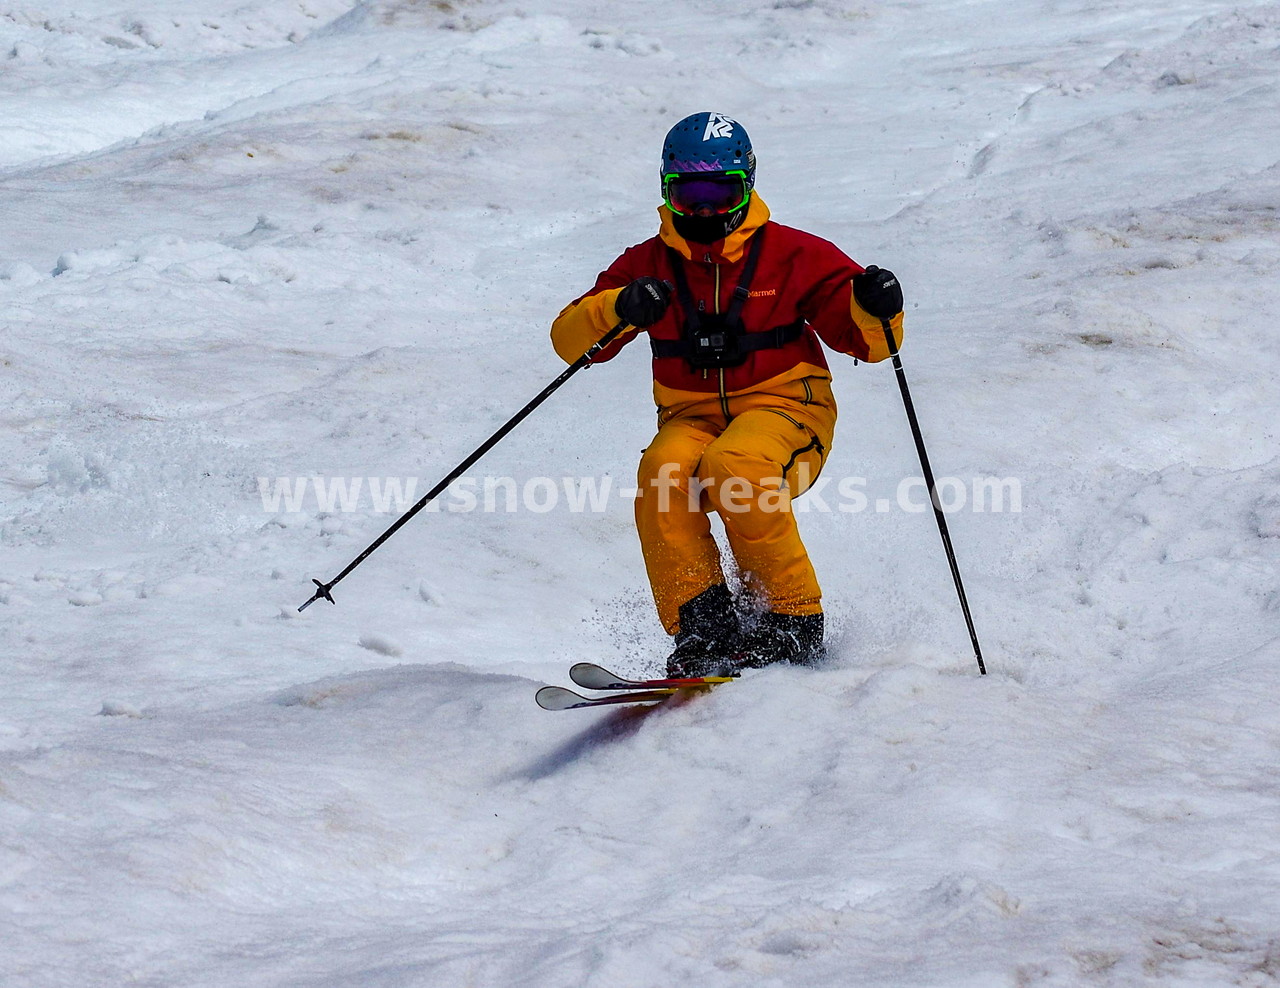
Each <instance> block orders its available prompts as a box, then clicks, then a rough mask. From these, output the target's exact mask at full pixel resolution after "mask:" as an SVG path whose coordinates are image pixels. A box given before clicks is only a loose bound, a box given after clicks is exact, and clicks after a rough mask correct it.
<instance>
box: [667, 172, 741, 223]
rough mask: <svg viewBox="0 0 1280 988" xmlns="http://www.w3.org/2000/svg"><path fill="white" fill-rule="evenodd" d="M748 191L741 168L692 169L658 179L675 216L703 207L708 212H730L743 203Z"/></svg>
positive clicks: (714, 213) (687, 214)
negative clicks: (690, 171)
mask: <svg viewBox="0 0 1280 988" xmlns="http://www.w3.org/2000/svg"><path fill="white" fill-rule="evenodd" d="M750 195H751V190H750V189H748V188H747V173H746V172H744V171H732V172H715V173H713V174H709V175H702V174H698V173H696V172H695V173H694V174H682V175H666V176H664V177H663V179H662V198H663V199H664V200H665V201H666V203H667V206H668V207H669V208H670V209H671V211H672V212H673V213H675V214H676V215H677V216H692V215H695V214H698V213H701V212H702V211H703V210H706V211H707V213H708V214H710V215H712V216H720V215H723V214H725V213H732V212H733V211H734V210H736V209H739V208H740V207H742V206H743V205H745V204H746V201H747V197H748V196H750ZM704 215H706V214H704Z"/></svg>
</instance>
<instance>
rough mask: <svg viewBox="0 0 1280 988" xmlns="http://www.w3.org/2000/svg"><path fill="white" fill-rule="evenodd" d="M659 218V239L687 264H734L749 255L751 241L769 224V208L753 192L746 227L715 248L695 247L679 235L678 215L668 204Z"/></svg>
mask: <svg viewBox="0 0 1280 988" xmlns="http://www.w3.org/2000/svg"><path fill="white" fill-rule="evenodd" d="M658 216H659V217H661V219H662V225H661V227H660V228H659V229H658V236H659V237H661V238H662V242H663V243H664V244H666V245H667V246H668V247H671V248H672V249H673V250H676V251H678V252H679V253H680V254H681V256H683V257H684V258H685V259H686V260H690V261H705V262H707V263H709V264H733V263H735V262H736V261H737V260H738V259H739V258H740V257H742V255H743V253H744V252H745V251H746V248H747V241H748V240H750V239H751V235H752V234H753V233H755V232H756V231H757V230H759V229H760V227H762V226H764V225H765V224H766V223H767V222H769V207H768V206H766V205H765V203H764V200H763V199H761V198H760V193H759V192H752V193H751V202H750V203H748V205H747V218H746V219H744V220H743V221H742V225H741V226H739V227H738V229H736V230H734V231H733V232H732V233H731V234H729V236H727V237H725V238H724V239H723V240H717V241H716V242H715V243H713V244H692V243H690V242H689V241H687V240H685V239H684V237H682V236H680V234H678V233H676V227H675V223H674V218H675V214H674V213H672V212H671V210H670V208H669V207H668V206H667V204H666V203H665V202H664V203H663V204H662V205H661V206H659V207H658Z"/></svg>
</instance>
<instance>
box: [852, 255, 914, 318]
mask: <svg viewBox="0 0 1280 988" xmlns="http://www.w3.org/2000/svg"><path fill="white" fill-rule="evenodd" d="M853 299H854V301H855V302H857V303H858V305H859V306H860V307H861V308H862V311H863V312H865V313H866V314H867V315H869V316H874V317H875V318H876V319H892V318H893V317H894V316H896V315H897V314H898V313H899V312H901V311H902V285H900V284H899V283H898V279H897V278H895V277H894V276H893V272H892V271H886V270H885V269H884V268H878V267H876V266H875V265H874V264H872V265H871V266H870V267H868V268H867V269H866V270H865V271H863V272H862V274H855V275H854V276H853Z"/></svg>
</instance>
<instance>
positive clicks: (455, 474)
mask: <svg viewBox="0 0 1280 988" xmlns="http://www.w3.org/2000/svg"><path fill="white" fill-rule="evenodd" d="M628 325H629V324H628V323H626V322H620V323H618V325H616V326H614V327H613V329H611V330H609V332H607V333H605V334H604V336H602V337H601V338H600V341H599V342H598V343H595V344H593V345H592V346H591V348H590V349H588V350H587V352H586V353H584V354H583V355H582V356H581V357H579V358H578V359H577V360H575V361H574V362H573V363H572V364H570V365H569V366H568V367H566V368H565V369H564V370H563V371H562V372H561V374H560V376H559V377H557V378H556V379H555V380H554V381H552V382H551V383H550V384H548V385H547V386H546V387H545V388H543V389H542V390H541V391H540V392H538V394H537V395H536V396H535V397H534V398H533V400H532V401H530V402H529V403H528V404H527V405H525V406H524V408H522V409H520V411H518V412H516V413H515V414H514V415H513V416H511V418H509V419H507V421H506V422H505V423H504V424H503V425H502V427H501V428H500V429H498V431H497V432H495V433H494V434H493V435H492V436H490V437H489V438H488V439H486V440H485V441H484V442H482V443H481V444H480V445H479V446H477V447H476V448H475V449H474V450H473V451H472V452H471V454H470V455H469V456H467V458H466V459H465V460H463V461H462V462H461V463H459V464H458V465H457V466H456V467H454V468H453V469H452V470H450V471H449V474H448V476H446V477H445V478H444V479H443V480H441V481H440V482H439V483H438V484H436V485H435V487H433V488H431V490H429V491H427V493H426V494H424V495H423V496H422V497H421V499H419V501H418V502H417V503H416V504H415V505H414V506H413V507H412V508H410V509H409V510H408V511H406V512H405V513H404V514H403V515H401V516H400V517H399V518H397V519H396V520H395V522H394V523H393V524H392V525H391V527H390V528H388V529H387V530H386V531H385V532H383V533H382V534H381V535H379V536H378V537H377V538H376V539H374V540H373V541H372V542H371V543H369V545H368V547H367V548H366V549H365V550H364V551H363V552H362V553H360V555H358V556H356V558H355V559H353V560H351V562H349V563H347V565H346V568H344V569H343V571H342V572H341V573H339V574H338V575H337V576H335V577H334V578H333V579H332V580H330V581H329V582H328V583H321V582H320V581H319V580H312V581H311V582H312V583H314V584H315V585H316V592H315V593H313V594H312V595H311V599H310V600H308V601H307V602H306V603H305V604H303V605H302V606H301V607H299V608H298V610H299V611H305V610H306V609H307V608H308V607H310V606H311V605H312V604H314V603H315V602H316V601H317V600H319V599H320V598H321V597H323V598H324V599H325V600H327V601H328V602H329V603H330V604H334V603H337V601H335V600H334V599H333V594H332V590H333V588H334V587H335V586H337V585H338V584H339V583H341V582H342V580H343V579H344V578H345V577H346V576H347V574H348V573H350V572H351V571H352V570H353V569H355V568H356V567H357V566H359V565H360V564H361V563H362V562H364V561H365V560H366V559H368V558H369V557H370V556H371V555H373V553H374V552H375V551H377V549H378V547H379V546H380V545H382V543H384V542H386V541H387V539H389V538H391V536H393V535H395V533H396V532H398V531H399V530H400V528H401V526H402V525H404V524H406V523H407V522H408V521H409V520H410V519H411V518H412V517H413V516H414V515H416V514H417V513H418V512H419V511H421V510H422V509H423V508H425V507H426V506H427V505H428V504H430V503H431V502H432V501H434V500H435V499H436V498H437V497H439V496H440V494H441V493H442V492H443V491H444V490H445V489H446V488H448V486H449V485H450V484H452V483H453V482H454V481H455V480H457V479H458V478H459V477H461V476H462V475H463V474H464V473H466V472H467V471H468V470H469V469H471V467H472V466H473V465H475V462H476V461H477V460H479V459H480V457H482V456H484V454H485V453H487V452H489V450H491V449H493V447H494V446H496V445H498V443H499V442H501V441H502V439H503V437H504V436H506V435H507V433H509V432H510V431H511V430H512V429H514V428H515V427H516V426H517V425H519V424H520V423H521V422H523V421H524V420H525V419H526V418H527V417H528V416H529V414H530V413H531V412H532V411H533V410H534V409H535V408H537V407H538V406H539V405H541V404H542V403H543V402H544V401H546V400H547V399H548V398H550V397H551V395H552V394H554V393H555V392H556V391H557V390H559V388H560V386H561V385H562V384H564V382H565V381H567V380H569V378H571V377H573V375H574V374H576V373H578V371H580V370H582V368H584V367H589V366H590V365H591V362H592V360H594V359H595V356H596V354H598V353H599V352H600V351H601V350H603V349H604V348H605V347H607V346H608V345H609V344H610V343H612V342H613V341H614V340H615V339H617V338H618V335H619V334H620V333H621V332H622V331H623V330H624V329H626V328H627V326H628Z"/></svg>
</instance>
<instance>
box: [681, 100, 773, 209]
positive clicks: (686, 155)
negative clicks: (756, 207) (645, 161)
mask: <svg viewBox="0 0 1280 988" xmlns="http://www.w3.org/2000/svg"><path fill="white" fill-rule="evenodd" d="M727 171H744V172H746V191H747V192H750V191H751V190H752V189H753V188H755V184H756V155H755V152H754V151H752V150H751V138H750V137H748V136H747V129H746V128H745V127H743V126H742V124H740V123H738V122H737V121H736V120H734V119H733V118H731V117H727V116H725V115H724V114H723V113H708V112H703V113H695V114H693V115H692V116H689V117H685V118H684V119H683V120H681V121H680V122H679V123H678V124H676V125H675V126H674V127H672V128H671V130H669V131H668V132H667V139H666V141H665V143H664V144H663V145H662V170H661V175H662V182H663V190H664V194H665V190H666V182H667V176H669V175H688V174H690V173H698V172H727Z"/></svg>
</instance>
